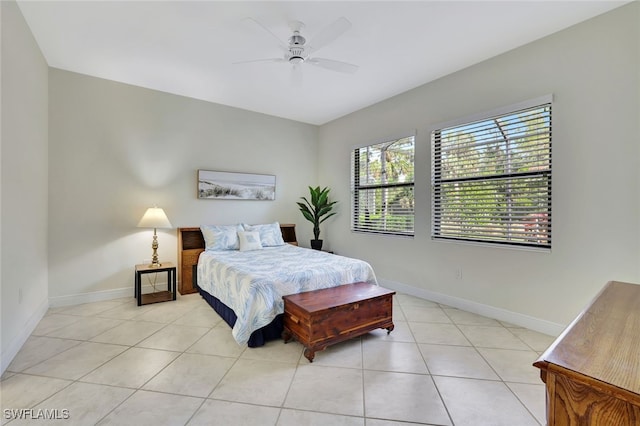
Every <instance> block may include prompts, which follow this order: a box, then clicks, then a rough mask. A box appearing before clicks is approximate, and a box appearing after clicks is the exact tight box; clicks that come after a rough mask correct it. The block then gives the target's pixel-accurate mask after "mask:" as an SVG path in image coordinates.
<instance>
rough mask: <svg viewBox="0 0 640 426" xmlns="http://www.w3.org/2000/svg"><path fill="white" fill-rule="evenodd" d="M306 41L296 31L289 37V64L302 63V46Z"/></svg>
mask: <svg viewBox="0 0 640 426" xmlns="http://www.w3.org/2000/svg"><path fill="white" fill-rule="evenodd" d="M306 41H307V40H306V39H305V38H304V37H302V36H301V35H300V33H299V32H298V31H294V33H293V35H292V36H291V37H289V62H291V63H293V64H299V63H302V62H304V44H305V43H306Z"/></svg>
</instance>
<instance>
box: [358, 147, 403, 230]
mask: <svg viewBox="0 0 640 426" xmlns="http://www.w3.org/2000/svg"><path fill="white" fill-rule="evenodd" d="M414 139H415V137H414V136H408V137H403V138H400V139H395V140H390V141H386V142H382V143H377V144H375V145H369V146H365V147H362V148H356V149H355V150H354V151H353V153H352V159H351V164H352V173H351V179H352V191H353V192H352V194H353V199H352V201H353V222H352V228H351V229H352V230H354V231H362V232H370V233H378V234H394V235H406V236H413V219H414V199H413V192H414V191H413V181H414V176H413V157H414Z"/></svg>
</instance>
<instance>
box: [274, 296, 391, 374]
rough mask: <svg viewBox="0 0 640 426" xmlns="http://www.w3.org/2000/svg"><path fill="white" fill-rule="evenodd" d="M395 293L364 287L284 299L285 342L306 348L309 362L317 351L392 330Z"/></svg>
mask: <svg viewBox="0 0 640 426" xmlns="http://www.w3.org/2000/svg"><path fill="white" fill-rule="evenodd" d="M394 294H395V291H392V290H387V289H386V288H382V287H379V286H377V285H372V284H367V283H355V284H345V285H341V286H338V287H332V288H326V289H322V290H314V291H308V292H304V293H298V294H291V295H288V296H284V297H283V299H284V331H283V333H282V337H283V339H284V341H285V343H286V342H288V341H289V340H291V338H292V337H295V338H296V339H297V340H298V341H299V342H300V343H302V344H303V345H304V346H305V348H306V349H305V351H304V356H305V357H307V359H308V360H309V361H310V362H313V358H314V356H315V353H316V352H317V351H321V350H323V349H325V348H326V347H327V346H329V345H332V344H334V343H338V342H342V341H344V340H347V339H350V338H352V337H356V336H360V335H362V334H365V333H368V332H369V331H371V330H375V329H376V328H385V329H387V333H390V332H391V331H392V330H393V321H392V313H393V312H392V311H393V295H394Z"/></svg>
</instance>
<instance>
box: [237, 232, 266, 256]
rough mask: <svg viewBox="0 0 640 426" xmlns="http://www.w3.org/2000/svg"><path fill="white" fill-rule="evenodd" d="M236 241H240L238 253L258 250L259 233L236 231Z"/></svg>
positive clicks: (260, 246)
mask: <svg viewBox="0 0 640 426" xmlns="http://www.w3.org/2000/svg"><path fill="white" fill-rule="evenodd" d="M238 239H239V240H240V251H249V250H260V249H261V248H262V244H261V243H260V233H259V232H257V231H254V232H251V231H238Z"/></svg>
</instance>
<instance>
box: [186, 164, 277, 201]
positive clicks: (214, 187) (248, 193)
mask: <svg viewBox="0 0 640 426" xmlns="http://www.w3.org/2000/svg"><path fill="white" fill-rule="evenodd" d="M198 198H201V199H215V200H275V199H276V177H275V176H274V175H260V174H250V173H232V172H215V171H210V170H198Z"/></svg>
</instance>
